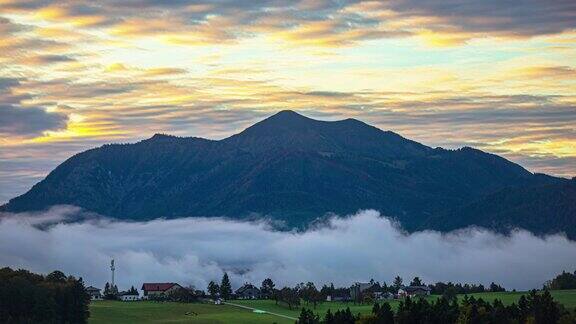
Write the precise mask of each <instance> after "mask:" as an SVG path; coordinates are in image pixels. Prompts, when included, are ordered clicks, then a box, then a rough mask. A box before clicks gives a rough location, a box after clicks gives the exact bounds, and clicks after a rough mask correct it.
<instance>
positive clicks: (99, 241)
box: [0, 206, 576, 289]
mask: <svg viewBox="0 0 576 324" xmlns="http://www.w3.org/2000/svg"><path fill="white" fill-rule="evenodd" d="M0 216H1V217H0V265H4V266H11V267H16V268H18V267H23V268H28V269H31V270H33V271H39V272H43V273H46V272H49V271H52V270H54V269H61V270H63V271H65V272H66V273H71V274H75V275H78V276H82V277H83V278H84V279H85V281H86V282H87V283H88V284H91V285H96V286H103V285H104V283H105V282H106V281H107V280H108V278H109V270H108V267H107V265H108V263H109V261H110V258H115V260H116V264H117V273H116V279H117V281H118V283H119V285H120V287H121V288H127V287H129V286H130V285H135V286H137V285H140V284H141V283H142V282H144V281H176V282H179V283H181V284H193V285H195V286H197V287H199V288H202V289H205V287H206V284H207V282H208V281H209V280H218V279H220V276H221V275H222V272H223V271H228V272H230V273H231V277H232V280H233V284H234V285H235V286H236V287H238V285H240V284H242V283H243V282H244V281H251V282H254V283H257V284H259V283H260V282H261V281H262V280H263V279H264V278H266V277H271V278H272V279H273V280H274V281H275V282H277V283H278V284H279V285H294V284H296V283H299V282H302V281H304V282H306V281H313V282H315V283H316V284H317V285H321V284H323V283H329V282H334V283H335V284H337V285H350V284H351V283H353V282H354V281H358V280H369V279H370V278H374V279H375V280H379V281H386V282H388V283H390V281H391V280H392V278H394V276H396V275H401V276H402V277H404V278H405V280H409V279H411V278H412V277H413V276H420V277H421V278H423V279H424V280H425V281H426V282H427V283H432V282H435V281H456V282H470V283H478V282H480V283H483V284H489V283H490V282H491V281H495V282H499V283H501V284H503V285H505V286H506V287H507V288H509V289H512V288H515V289H529V288H539V287H540V286H541V285H542V284H543V283H544V282H545V281H546V280H548V279H550V278H552V277H553V276H554V275H555V274H557V273H559V272H561V271H562V270H571V271H572V270H574V269H573V267H574V264H573V262H572V260H574V259H575V258H576V243H575V242H572V241H569V240H567V239H566V238H565V237H564V236H562V235H554V236H547V237H543V238H540V237H535V236H533V235H532V234H530V233H528V232H525V231H516V232H513V233H512V234H511V236H509V237H505V236H502V235H499V234H494V233H492V232H489V231H486V230H480V229H466V230H463V231H460V232H453V233H449V234H446V235H442V234H440V233H437V232H433V231H425V232H417V233H413V234H410V235H406V234H404V233H402V232H401V231H400V230H399V229H398V228H397V227H396V226H395V225H394V224H393V223H391V222H390V221H389V220H388V219H386V218H383V217H380V215H379V214H378V213H377V212H375V211H362V212H359V213H358V214H356V215H353V216H350V217H345V218H332V219H330V220H329V222H328V223H327V224H326V225H324V226H321V227H318V228H315V229H310V230H308V231H306V232H280V231H275V230H273V229H272V228H271V227H270V226H269V224H268V223H266V222H263V221H261V222H239V221H232V220H226V219H222V218H212V219H207V218H182V219H174V220H164V219H158V220H153V221H148V222H120V221H112V220H109V219H102V218H97V217H95V216H94V215H90V214H86V213H83V212H82V211H80V210H79V209H78V208H76V207H70V206H57V207H53V208H52V209H50V210H48V211H46V212H41V213H22V214H3V215H0ZM79 216H80V217H81V219H82V220H79V221H76V222H70V220H73V219H77V217H79ZM518 273H522V275H521V276H519V275H518Z"/></svg>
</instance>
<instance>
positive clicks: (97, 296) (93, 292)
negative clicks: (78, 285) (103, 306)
mask: <svg viewBox="0 0 576 324" xmlns="http://www.w3.org/2000/svg"><path fill="white" fill-rule="evenodd" d="M86 293H87V294H88V295H90V299H91V300H101V299H102V293H100V289H98V288H96V287H92V286H90V287H86Z"/></svg>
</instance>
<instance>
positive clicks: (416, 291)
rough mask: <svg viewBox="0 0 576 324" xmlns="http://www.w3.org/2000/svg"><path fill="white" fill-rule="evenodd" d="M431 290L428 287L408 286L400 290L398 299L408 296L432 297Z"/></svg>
mask: <svg viewBox="0 0 576 324" xmlns="http://www.w3.org/2000/svg"><path fill="white" fill-rule="evenodd" d="M430 290H431V289H430V288H428V287H426V286H408V287H402V288H400V289H398V297H401V298H402V297H406V296H411V297H412V296H427V295H430Z"/></svg>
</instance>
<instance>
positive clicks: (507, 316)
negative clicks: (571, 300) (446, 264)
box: [296, 290, 576, 324]
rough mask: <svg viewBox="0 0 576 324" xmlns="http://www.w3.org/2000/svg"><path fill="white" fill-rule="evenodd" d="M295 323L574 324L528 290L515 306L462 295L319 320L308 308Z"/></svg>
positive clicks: (548, 300) (559, 308) (546, 298)
mask: <svg viewBox="0 0 576 324" xmlns="http://www.w3.org/2000/svg"><path fill="white" fill-rule="evenodd" d="M296 323H297V324H508V323H509V324H515V323H518V324H529V323H530V324H560V323H562V324H563V323H567V324H568V323H576V315H575V314H574V313H570V312H569V311H567V310H566V309H565V308H564V307H563V306H562V305H560V304H558V303H557V302H555V301H554V299H553V298H552V295H550V293H549V292H548V291H547V290H545V291H544V292H543V293H540V294H539V293H537V292H536V291H535V290H533V291H531V292H530V294H528V295H527V296H521V297H520V299H519V301H518V304H515V303H513V304H511V305H508V306H506V305H504V304H503V303H502V302H501V301H500V300H498V299H496V300H494V301H493V302H492V303H490V302H487V301H484V300H483V299H482V298H478V299H476V298H474V297H468V296H465V297H464V298H463V300H462V301H461V303H458V301H457V300H456V299H452V300H451V301H450V300H448V299H447V298H444V297H441V298H438V299H437V300H435V301H432V302H429V301H427V300H426V299H423V298H417V299H411V298H410V297H407V298H406V299H405V300H403V301H401V302H400V304H399V306H398V309H397V310H396V311H394V310H392V308H391V307H390V304H388V303H383V304H382V305H380V304H379V303H376V304H374V306H373V308H372V313H371V314H370V315H360V314H358V315H354V314H352V312H351V311H350V308H347V309H346V310H339V311H337V312H335V313H332V312H331V311H330V310H328V312H327V313H326V314H325V316H324V317H323V318H320V316H318V315H316V314H315V313H314V312H313V311H311V310H309V309H302V312H301V313H300V317H299V318H298V321H297V322H296Z"/></svg>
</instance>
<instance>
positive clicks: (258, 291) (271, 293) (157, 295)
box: [86, 260, 431, 304]
mask: <svg viewBox="0 0 576 324" xmlns="http://www.w3.org/2000/svg"><path fill="white" fill-rule="evenodd" d="M110 271H111V279H112V280H111V282H110V283H108V282H107V283H106V285H105V287H104V288H103V289H100V288H97V287H94V286H88V287H86V292H87V293H88V295H90V299H91V300H104V299H113V300H120V301H124V302H133V301H140V300H154V301H192V300H204V301H206V300H210V301H212V302H214V303H215V304H221V303H222V302H223V301H225V300H230V299H239V300H242V299H281V295H282V294H280V292H282V291H283V290H284V289H290V288H283V289H282V290H277V289H274V283H273V282H272V280H271V279H269V278H267V279H265V280H264V281H263V283H262V286H261V288H258V287H257V286H255V285H253V284H252V283H249V282H246V283H244V284H243V285H242V286H241V287H239V288H237V289H236V290H233V291H232V289H231V285H230V282H229V278H228V275H227V274H226V273H225V274H224V277H223V280H222V283H221V287H223V286H225V285H228V286H230V292H229V293H224V292H223V291H222V289H220V288H221V287H217V286H218V285H216V284H215V283H214V282H211V283H210V284H209V285H208V288H207V290H208V293H206V292H205V291H203V290H199V289H196V288H194V287H190V286H188V287H185V286H183V285H180V284H178V283H176V282H145V283H142V285H141V286H140V290H141V292H139V291H138V289H136V288H134V286H132V287H131V288H130V289H128V290H126V291H118V288H117V286H116V284H115V271H116V266H115V263H114V260H112V261H111V263H110ZM401 282H402V281H401V278H400V277H397V278H396V279H395V289H394V288H393V287H388V286H386V284H384V285H381V284H380V283H379V282H376V281H374V280H370V281H369V282H355V283H354V284H353V285H352V286H350V287H349V288H334V286H333V285H330V286H323V287H322V289H321V290H320V291H318V290H317V289H316V287H315V286H314V284H313V283H308V284H306V285H305V284H303V283H302V284H300V285H298V286H297V287H296V288H295V289H297V290H300V291H304V290H308V292H309V291H311V290H313V291H315V294H316V296H314V298H315V301H316V302H324V301H326V302H331V301H334V302H356V303H364V302H375V301H383V300H390V299H403V298H406V297H419V296H428V295H430V293H431V288H430V287H428V286H426V285H424V284H422V282H421V280H420V279H419V278H418V277H416V278H414V280H412V282H411V284H410V285H408V286H404V285H402V284H401ZM394 290H395V292H394ZM308 294H310V293H308ZM320 299H321V300H320Z"/></svg>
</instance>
